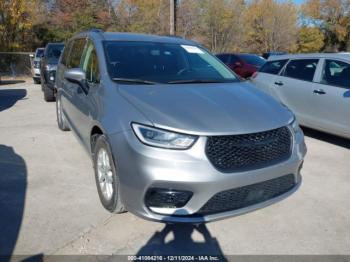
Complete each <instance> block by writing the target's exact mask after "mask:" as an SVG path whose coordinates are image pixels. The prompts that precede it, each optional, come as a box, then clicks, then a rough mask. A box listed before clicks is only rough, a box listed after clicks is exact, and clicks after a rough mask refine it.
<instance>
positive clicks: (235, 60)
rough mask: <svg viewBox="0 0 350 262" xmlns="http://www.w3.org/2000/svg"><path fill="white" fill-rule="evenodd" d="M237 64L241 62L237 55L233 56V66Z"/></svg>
mask: <svg viewBox="0 0 350 262" xmlns="http://www.w3.org/2000/svg"><path fill="white" fill-rule="evenodd" d="M237 62H241V61H240V60H239V58H238V57H237V56H235V55H231V64H234V63H237Z"/></svg>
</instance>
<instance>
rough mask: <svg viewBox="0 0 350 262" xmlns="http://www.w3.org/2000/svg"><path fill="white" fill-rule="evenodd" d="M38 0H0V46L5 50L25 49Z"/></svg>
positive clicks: (30, 35)
mask: <svg viewBox="0 0 350 262" xmlns="http://www.w3.org/2000/svg"><path fill="white" fill-rule="evenodd" d="M36 4H37V1H35V0H28V1H25V0H0V48H1V50H5V51H15V50H25V49H26V48H27V45H26V43H27V39H31V38H32V32H31V28H32V25H33V22H34V21H33V18H34V17H35V16H34V15H33V13H34V11H35V6H36Z"/></svg>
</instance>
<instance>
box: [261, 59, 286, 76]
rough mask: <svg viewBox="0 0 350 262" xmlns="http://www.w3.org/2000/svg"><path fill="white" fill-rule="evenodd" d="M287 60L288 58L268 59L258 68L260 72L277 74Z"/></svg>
mask: <svg viewBox="0 0 350 262" xmlns="http://www.w3.org/2000/svg"><path fill="white" fill-rule="evenodd" d="M287 61H288V59H284V60H276V61H268V62H266V63H265V64H264V65H263V67H262V68H261V69H260V72H262V73H267V74H272V75H278V73H279V72H280V71H281V69H282V68H283V67H284V65H285V64H286V63H287Z"/></svg>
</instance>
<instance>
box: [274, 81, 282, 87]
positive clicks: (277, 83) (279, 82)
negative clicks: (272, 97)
mask: <svg viewBox="0 0 350 262" xmlns="http://www.w3.org/2000/svg"><path fill="white" fill-rule="evenodd" d="M275 85H278V86H283V82H282V81H278V82H275Z"/></svg>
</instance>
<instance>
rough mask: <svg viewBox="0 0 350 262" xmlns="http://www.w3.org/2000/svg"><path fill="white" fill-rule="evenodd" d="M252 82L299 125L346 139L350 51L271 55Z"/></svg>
mask: <svg viewBox="0 0 350 262" xmlns="http://www.w3.org/2000/svg"><path fill="white" fill-rule="evenodd" d="M252 81H253V83H254V84H255V85H256V86H257V87H258V88H260V89H261V90H263V91H264V92H266V93H268V94H270V95H272V96H273V97H274V98H276V99H277V100H279V101H281V102H282V103H284V104H285V105H286V106H288V107H289V108H290V109H291V110H293V112H294V113H295V114H296V116H297V119H298V121H299V122H300V124H301V125H304V126H307V127H311V128H314V129H318V130H321V131H325V132H328V133H331V134H335V135H339V136H343V137H346V138H350V117H349V112H350V53H338V54H301V55H284V56H278V57H273V58H271V59H270V60H269V61H268V62H267V63H266V64H265V65H264V66H263V67H262V68H261V69H260V71H259V72H258V73H257V75H255V77H254V78H253V79H252Z"/></svg>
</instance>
